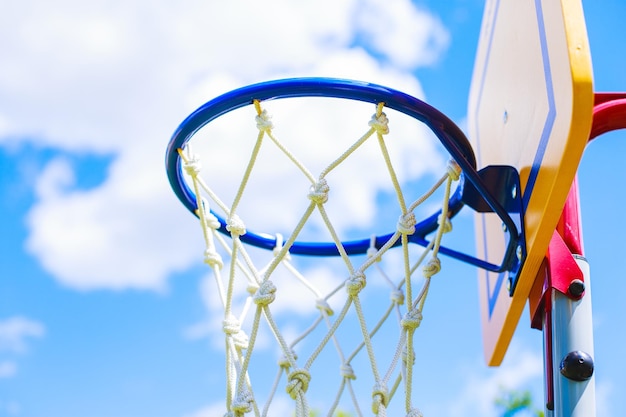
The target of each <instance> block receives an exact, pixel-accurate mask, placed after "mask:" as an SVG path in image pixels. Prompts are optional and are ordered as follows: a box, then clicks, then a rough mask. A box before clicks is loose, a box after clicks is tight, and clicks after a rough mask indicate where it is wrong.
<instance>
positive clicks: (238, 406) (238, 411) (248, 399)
mask: <svg viewBox="0 0 626 417" xmlns="http://www.w3.org/2000/svg"><path fill="white" fill-rule="evenodd" d="M253 402H254V397H253V396H252V393H251V392H250V391H245V392H242V393H240V394H239V395H237V398H235V401H233V406H232V408H233V411H234V412H235V415H236V416H237V415H242V414H245V413H249V412H250V411H252V403H253Z"/></svg>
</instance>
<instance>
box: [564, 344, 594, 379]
mask: <svg viewBox="0 0 626 417" xmlns="http://www.w3.org/2000/svg"><path fill="white" fill-rule="evenodd" d="M593 367H594V366H593V358H592V357H591V355H589V354H588V353H587V352H583V351H582V350H575V351H573V352H570V353H568V354H567V355H566V356H565V357H564V358H563V360H562V361H561V364H560V366H559V369H560V371H561V375H563V376H564V377H566V378H568V379H571V380H572V381H579V382H580V381H587V380H588V379H589V378H591V376H592V375H593Z"/></svg>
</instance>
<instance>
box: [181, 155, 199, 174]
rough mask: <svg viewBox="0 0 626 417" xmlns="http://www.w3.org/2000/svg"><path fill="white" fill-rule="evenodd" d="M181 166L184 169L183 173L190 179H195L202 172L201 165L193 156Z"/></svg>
mask: <svg viewBox="0 0 626 417" xmlns="http://www.w3.org/2000/svg"><path fill="white" fill-rule="evenodd" d="M183 166H184V168H185V172H186V173H187V174H188V175H189V176H191V177H197V176H198V175H199V174H200V171H201V170H202V164H201V163H200V160H199V159H197V158H196V157H195V156H192V157H191V158H190V159H187V160H186V161H184V164H183Z"/></svg>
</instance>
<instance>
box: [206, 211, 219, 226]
mask: <svg viewBox="0 0 626 417" xmlns="http://www.w3.org/2000/svg"><path fill="white" fill-rule="evenodd" d="M204 221H205V224H206V226H207V227H209V228H211V229H213V230H217V229H219V228H220V227H221V226H222V225H221V224H220V221H219V220H217V217H215V215H214V214H213V213H211V212H209V213H206V214H205V215H204Z"/></svg>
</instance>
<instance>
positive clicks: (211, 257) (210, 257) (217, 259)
mask: <svg viewBox="0 0 626 417" xmlns="http://www.w3.org/2000/svg"><path fill="white" fill-rule="evenodd" d="M204 263H205V264H207V265H209V266H210V267H212V268H213V267H216V266H217V267H218V268H219V269H222V267H223V266H224V261H222V257H221V256H220V254H219V253H217V252H215V251H214V250H211V249H207V250H205V251H204Z"/></svg>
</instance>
